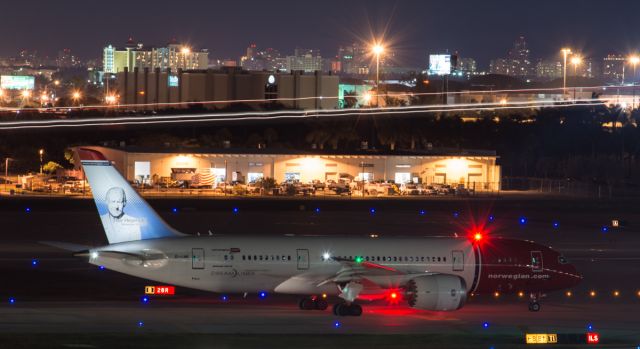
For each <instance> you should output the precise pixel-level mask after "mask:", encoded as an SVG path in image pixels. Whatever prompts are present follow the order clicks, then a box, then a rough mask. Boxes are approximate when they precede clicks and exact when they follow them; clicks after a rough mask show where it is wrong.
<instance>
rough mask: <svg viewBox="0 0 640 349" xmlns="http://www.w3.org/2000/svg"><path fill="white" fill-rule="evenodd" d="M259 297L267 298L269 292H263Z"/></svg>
mask: <svg viewBox="0 0 640 349" xmlns="http://www.w3.org/2000/svg"><path fill="white" fill-rule="evenodd" d="M258 296H259V297H260V298H266V297H267V292H264V291H262V292H260V293H258Z"/></svg>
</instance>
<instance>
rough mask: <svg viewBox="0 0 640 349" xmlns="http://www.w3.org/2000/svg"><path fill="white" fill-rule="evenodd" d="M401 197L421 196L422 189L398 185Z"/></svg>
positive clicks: (411, 184)
mask: <svg viewBox="0 0 640 349" xmlns="http://www.w3.org/2000/svg"><path fill="white" fill-rule="evenodd" d="M400 194H401V195H422V188H421V187H418V185H417V184H413V183H403V184H401V185H400Z"/></svg>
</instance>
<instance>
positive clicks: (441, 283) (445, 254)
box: [75, 149, 581, 316]
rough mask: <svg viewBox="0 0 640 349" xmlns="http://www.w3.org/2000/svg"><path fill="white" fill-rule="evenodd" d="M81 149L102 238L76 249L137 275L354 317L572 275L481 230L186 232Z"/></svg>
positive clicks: (533, 295)
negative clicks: (380, 305)
mask: <svg viewBox="0 0 640 349" xmlns="http://www.w3.org/2000/svg"><path fill="white" fill-rule="evenodd" d="M79 152H80V158H81V159H82V166H83V167H84V170H85V173H86V175H87V178H88V179H89V184H90V185H91V188H92V191H93V193H94V200H95V202H96V206H97V209H98V212H99V215H100V219H101V221H102V223H103V227H104V230H105V233H106V235H107V239H108V241H109V245H107V246H102V247H91V248H87V249H86V250H83V251H76V253H75V255H76V256H80V257H87V258H88V260H89V263H91V264H95V265H101V266H104V267H105V268H108V269H111V270H115V271H118V272H122V273H125V274H128V275H133V276H136V277H141V278H146V279H150V280H155V281H158V282H163V283H169V284H173V285H177V286H182V287H189V288H194V289H199V290H206V291H213V292H225V293H227V292H228V293H244V292H255V293H267V292H277V293H284V294H296V295H301V296H303V297H304V298H303V299H302V300H301V301H300V304H299V306H300V308H301V309H304V310H311V309H318V310H324V309H326V308H327V307H328V303H327V302H326V301H324V300H323V298H322V297H317V296H318V295H321V294H327V295H329V296H332V297H335V298H337V299H339V301H338V302H337V303H336V304H335V305H334V306H333V313H334V314H335V315H339V316H359V315H361V314H362V307H361V305H359V304H358V301H359V300H360V299H363V298H369V299H372V298H386V297H393V295H395V296H396V297H401V299H402V300H403V302H405V304H406V305H407V306H410V307H414V308H417V309H424V310H432V311H454V310H457V309H460V308H461V307H462V306H464V304H465V302H466V300H467V296H468V294H470V293H492V292H496V291H499V292H502V293H516V292H523V293H527V294H529V295H530V302H529V310H531V311H538V310H540V303H539V300H540V297H541V296H542V295H544V294H545V293H547V292H551V291H556V290H562V289H566V288H569V287H573V286H574V285H576V284H577V283H578V282H580V280H581V276H580V275H579V274H578V273H577V271H576V269H575V267H573V265H571V264H569V263H568V262H567V260H566V259H565V258H564V257H563V256H562V255H561V254H560V253H558V252H556V251H554V250H553V249H551V248H549V247H545V246H542V245H539V244H535V243H533V242H530V241H521V240H514V239H499V238H495V239H491V240H488V237H485V236H484V235H483V234H482V233H481V232H476V233H473V234H472V235H471V236H468V237H455V238H454V237H451V238H403V237H389V238H370V237H320V236H314V237H304V236H300V237H296V236H282V237H264V236H263V237H260V236H254V237H251V236H236V235H234V236H189V235H186V234H183V233H180V232H178V231H177V230H175V229H173V228H172V227H170V226H169V225H167V224H166V223H165V222H164V221H163V220H162V219H161V218H160V217H159V216H158V215H157V213H156V212H155V211H153V209H152V208H151V207H150V206H149V205H148V204H147V203H146V202H145V201H144V200H143V199H142V198H141V197H140V196H139V195H138V194H137V192H136V191H135V190H133V189H132V188H131V187H130V186H129V185H128V183H127V182H126V180H124V178H123V177H122V176H121V175H120V174H119V173H118V171H117V170H116V169H115V168H114V167H113V165H112V164H111V162H109V161H108V160H107V159H106V158H105V157H104V156H103V155H102V154H101V153H99V152H96V151H93V150H85V149H80V150H79Z"/></svg>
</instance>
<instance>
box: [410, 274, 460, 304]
mask: <svg viewBox="0 0 640 349" xmlns="http://www.w3.org/2000/svg"><path fill="white" fill-rule="evenodd" d="M405 299H407V301H408V303H409V306H411V307H412V308H417V309H422V310H433V311H452V310H458V309H460V308H462V306H463V305H464V303H465V301H466V300H467V284H466V282H465V281H464V279H462V278H460V277H458V276H455V275H427V276H420V277H417V278H415V279H412V280H410V281H409V283H408V284H407V287H406V294H405Z"/></svg>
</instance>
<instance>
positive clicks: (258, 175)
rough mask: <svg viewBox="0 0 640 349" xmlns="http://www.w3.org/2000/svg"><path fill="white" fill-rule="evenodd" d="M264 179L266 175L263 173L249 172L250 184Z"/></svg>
mask: <svg viewBox="0 0 640 349" xmlns="http://www.w3.org/2000/svg"><path fill="white" fill-rule="evenodd" d="M262 177H264V174H263V173H262V172H249V173H248V174H247V179H248V180H249V183H255V182H257V181H259V180H261V179H262Z"/></svg>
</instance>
